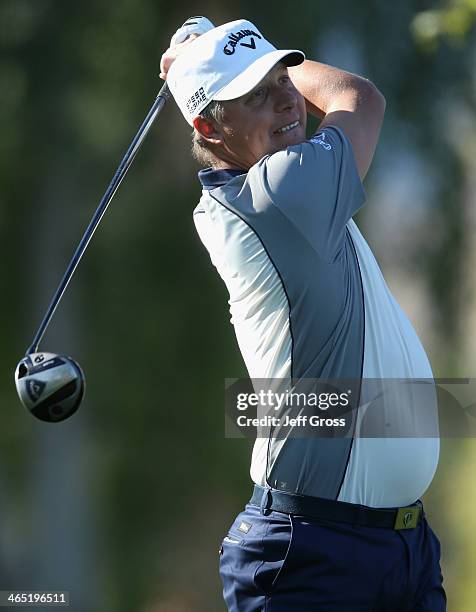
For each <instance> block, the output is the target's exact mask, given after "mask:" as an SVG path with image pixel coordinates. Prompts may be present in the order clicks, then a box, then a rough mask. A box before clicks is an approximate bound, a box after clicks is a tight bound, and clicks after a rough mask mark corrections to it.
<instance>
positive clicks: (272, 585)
mask: <svg viewBox="0 0 476 612" xmlns="http://www.w3.org/2000/svg"><path fill="white" fill-rule="evenodd" d="M220 576H221V579H222V582H223V596H224V599H225V602H226V604H227V606H228V610H229V612H258V611H267V612H298V611H299V612H314V611H316V612H317V611H319V612H443V611H444V610H446V595H445V591H444V589H443V586H442V582H443V577H442V575H441V569H440V544H439V541H438V538H437V537H436V535H435V534H434V533H433V531H432V530H431V528H430V526H429V525H428V523H427V521H426V519H423V520H422V521H420V523H419V525H418V527H416V528H415V529H408V530H400V531H395V530H393V529H383V528H377V527H361V526H358V525H355V526H354V525H349V524H344V523H337V522H330V521H329V522H325V521H310V520H308V519H306V518H304V517H298V516H289V515H287V514H283V513H280V512H274V511H272V512H269V513H268V514H267V515H266V516H264V515H262V514H261V511H260V509H259V508H258V507H257V506H252V505H251V504H248V505H247V506H246V509H245V510H244V511H243V512H241V513H240V514H239V515H238V516H237V518H236V519H235V521H234V523H233V525H232V526H231V528H230V530H229V532H228V534H227V536H226V537H225V538H224V540H223V543H222V546H221V548H220Z"/></svg>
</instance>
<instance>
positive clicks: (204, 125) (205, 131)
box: [193, 115, 223, 144]
mask: <svg viewBox="0 0 476 612" xmlns="http://www.w3.org/2000/svg"><path fill="white" fill-rule="evenodd" d="M193 127H194V128H195V129H196V130H197V132H198V133H199V134H200V136H202V138H204V139H205V140H206V141H207V142H209V143H211V144H219V143H220V142H222V140H223V137H222V134H221V132H220V130H219V128H218V126H217V125H216V124H215V122H214V121H212V120H211V119H207V118H206V117H201V116H200V115H199V116H198V117H195V119H194V120H193Z"/></svg>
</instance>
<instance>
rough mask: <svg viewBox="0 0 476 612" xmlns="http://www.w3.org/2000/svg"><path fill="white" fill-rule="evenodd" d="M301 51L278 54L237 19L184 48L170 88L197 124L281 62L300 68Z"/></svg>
mask: <svg viewBox="0 0 476 612" xmlns="http://www.w3.org/2000/svg"><path fill="white" fill-rule="evenodd" d="M304 59H305V55H304V53H303V52H302V51H298V50H297V49H286V50H278V49H276V47H274V46H273V45H272V44H271V43H269V42H268V41H267V40H266V39H265V38H264V36H263V35H262V34H261V33H260V31H259V30H258V28H257V27H256V26H255V25H253V24H252V23H251V22H250V21H246V20H244V19H238V20H237V21H231V22H229V23H225V24H223V25H221V26H218V27H217V28H213V29H212V30H209V31H208V32H206V33H205V34H202V35H201V36H199V37H198V38H196V39H195V40H194V41H193V42H192V43H190V45H189V46H188V47H186V48H185V49H184V50H183V51H182V53H181V54H180V55H179V56H178V58H177V59H176V60H175V61H174V62H173V64H172V65H171V67H170V69H169V71H168V74H167V84H168V86H169V89H170V91H171V92H172V95H173V97H174V98H175V101H176V102H177V104H178V106H179V108H180V110H181V111H182V114H183V116H184V117H185V119H186V120H187V121H188V123H190V125H193V119H194V118H195V117H197V116H198V115H199V114H200V111H201V110H202V109H204V108H205V106H207V105H208V104H209V103H210V102H211V101H212V100H233V99H235V98H239V97H240V96H243V95H244V94H246V93H248V92H249V91H251V90H252V89H253V87H255V86H256V85H257V84H258V83H259V82H260V81H261V79H262V78H263V77H264V76H266V74H267V73H268V72H269V71H270V70H271V68H273V66H275V65H276V64H277V63H278V62H279V61H281V60H283V61H284V62H285V63H286V65H288V66H297V65H298V64H301V63H302V62H303V61H304Z"/></svg>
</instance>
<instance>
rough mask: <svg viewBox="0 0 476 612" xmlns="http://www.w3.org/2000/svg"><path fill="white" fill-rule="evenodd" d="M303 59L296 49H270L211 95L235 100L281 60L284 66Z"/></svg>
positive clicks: (303, 56) (256, 83)
mask: <svg viewBox="0 0 476 612" xmlns="http://www.w3.org/2000/svg"><path fill="white" fill-rule="evenodd" d="M305 59H306V56H305V55H304V53H303V52H302V51H298V50H297V49H286V50H278V51H271V52H270V53H267V54H266V55H263V56H262V57H260V58H259V59H257V60H256V61H255V62H253V63H252V64H251V65H250V66H248V68H246V70H244V71H243V72H242V73H241V74H239V75H238V76H237V77H235V78H234V79H233V80H232V81H231V82H230V83H228V85H225V87H223V89H220V91H218V92H217V93H216V94H215V95H214V96H213V100H235V99H236V98H239V97H240V96H244V95H245V94H247V93H248V92H249V91H251V90H252V89H253V87H256V85H258V83H259V82H260V81H261V79H263V78H264V77H265V76H266V75H267V74H268V72H269V71H270V70H271V69H272V68H273V67H274V66H275V65H276V64H277V63H278V62H280V61H281V60H282V61H283V62H284V63H285V64H286V66H297V65H298V64H302V62H303V61H304V60H305Z"/></svg>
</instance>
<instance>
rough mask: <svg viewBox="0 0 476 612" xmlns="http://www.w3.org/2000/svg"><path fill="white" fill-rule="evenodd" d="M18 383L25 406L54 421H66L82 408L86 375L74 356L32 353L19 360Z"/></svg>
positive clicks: (41, 418)
mask: <svg viewBox="0 0 476 612" xmlns="http://www.w3.org/2000/svg"><path fill="white" fill-rule="evenodd" d="M15 384H16V388H17V392H18V396H19V398H20V400H21V402H22V404H23V405H24V406H25V408H27V409H28V410H29V411H30V412H31V413H32V414H33V415H34V416H35V417H37V418H38V419H40V420H42V421H47V422H49V423H54V422H58V421H64V420H65V419H67V418H68V417H70V416H71V415H73V414H74V413H75V412H76V410H77V409H78V408H79V405H80V403H81V400H82V398H83V395H84V384H85V379H84V374H83V372H82V370H81V368H80V367H79V365H78V364H77V363H76V362H75V361H74V360H73V359H71V357H65V356H64V355H55V354H54V353H32V354H31V355H27V356H26V357H25V358H23V359H22V360H21V361H20V362H19V364H18V366H17V369H16V371H15Z"/></svg>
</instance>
